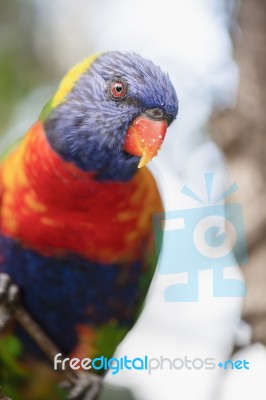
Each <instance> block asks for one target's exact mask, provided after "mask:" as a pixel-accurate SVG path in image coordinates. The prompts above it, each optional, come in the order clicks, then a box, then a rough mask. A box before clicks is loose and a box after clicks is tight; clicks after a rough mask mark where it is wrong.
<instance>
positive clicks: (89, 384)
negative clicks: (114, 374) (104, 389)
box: [60, 372, 101, 400]
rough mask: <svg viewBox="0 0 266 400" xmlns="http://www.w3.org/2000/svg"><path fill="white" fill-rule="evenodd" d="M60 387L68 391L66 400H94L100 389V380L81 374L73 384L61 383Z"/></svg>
mask: <svg viewBox="0 0 266 400" xmlns="http://www.w3.org/2000/svg"><path fill="white" fill-rule="evenodd" d="M60 386H61V387H62V388H63V389H66V390H68V394H67V400H96V399H97V396H98V394H99V392H100V389H101V378H100V377H98V376H97V375H94V374H91V373H84V372H81V373H78V379H77V381H76V382H75V384H71V383H68V382H62V383H61V384H60Z"/></svg>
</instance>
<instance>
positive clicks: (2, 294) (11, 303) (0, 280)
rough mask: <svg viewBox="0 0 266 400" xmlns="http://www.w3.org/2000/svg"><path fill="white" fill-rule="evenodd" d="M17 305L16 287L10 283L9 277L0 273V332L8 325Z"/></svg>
mask: <svg viewBox="0 0 266 400" xmlns="http://www.w3.org/2000/svg"><path fill="white" fill-rule="evenodd" d="M18 304H19V288H18V286H17V285H15V284H14V283H13V282H12V280H11V278H10V276H9V275H7V274H4V273H0V332H1V330H3V329H4V328H5V327H6V325H7V324H8V321H9V320H10V318H11V316H12V314H13V312H14V310H15V309H16V307H17V305H18Z"/></svg>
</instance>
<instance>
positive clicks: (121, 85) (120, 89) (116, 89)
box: [110, 81, 127, 99]
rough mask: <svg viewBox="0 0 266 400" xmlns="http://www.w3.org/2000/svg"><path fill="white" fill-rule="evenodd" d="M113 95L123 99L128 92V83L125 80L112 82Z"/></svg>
mask: <svg viewBox="0 0 266 400" xmlns="http://www.w3.org/2000/svg"><path fill="white" fill-rule="evenodd" d="M110 89H111V90H110V92H111V95H112V96H113V98H115V99H122V98H123V97H125V96H126V94H127V85H126V83H125V82H121V81H115V82H113V83H112V84H111V88H110Z"/></svg>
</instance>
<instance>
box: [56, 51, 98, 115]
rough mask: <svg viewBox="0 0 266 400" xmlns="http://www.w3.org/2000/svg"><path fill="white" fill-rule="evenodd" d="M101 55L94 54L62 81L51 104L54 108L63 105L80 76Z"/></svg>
mask: <svg viewBox="0 0 266 400" xmlns="http://www.w3.org/2000/svg"><path fill="white" fill-rule="evenodd" d="M100 55H101V53H98V54H93V55H91V56H90V57H87V58H86V59H85V60H83V61H81V62H80V63H79V64H77V65H75V66H74V67H73V68H71V69H70V71H69V72H68V73H67V74H66V75H65V77H64V78H63V80H62V81H61V83H60V85H59V88H58V90H57V92H56V93H55V95H54V97H53V99H52V103H51V107H52V108H55V107H57V106H58V105H59V104H61V103H63V102H64V101H65V99H66V96H67V95H68V93H70V92H71V90H72V89H73V87H74V85H75V83H76V82H77V81H78V80H79V78H80V76H81V75H82V74H83V73H84V72H85V71H86V70H87V69H89V68H90V66H91V64H92V63H93V62H94V61H95V60H96V59H97V58H98V57H99V56H100Z"/></svg>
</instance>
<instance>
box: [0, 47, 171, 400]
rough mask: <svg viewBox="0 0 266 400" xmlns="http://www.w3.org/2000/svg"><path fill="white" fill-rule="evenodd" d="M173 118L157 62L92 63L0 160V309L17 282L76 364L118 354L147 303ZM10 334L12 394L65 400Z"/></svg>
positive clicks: (111, 58)
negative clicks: (160, 177)
mask: <svg viewBox="0 0 266 400" xmlns="http://www.w3.org/2000/svg"><path fill="white" fill-rule="evenodd" d="M177 108H178V102H177V97H176V93H175V90H174V88H173V86H172V84H171V82H170V80H169V77H168V75H167V74H165V73H163V72H162V71H161V69H160V68H159V67H157V66H155V65H154V64H153V63H152V62H151V61H148V60H146V59H144V58H142V57H141V56H139V55H137V54H134V53H120V52H106V53H102V54H98V55H93V56H91V57H89V58H87V59H85V60H84V61H83V62H81V63H80V64H78V65H76V66H75V67H73V68H72V69H71V70H70V71H69V72H68V74H67V75H66V76H65V78H64V79H63V80H62V82H61V84H60V86H59V88H58V91H57V92H56V93H55V95H54V96H53V97H52V99H51V100H50V101H49V102H48V103H47V105H46V106H45V107H44V109H43V111H42V113H41V115H40V117H39V120H38V121H37V122H36V123H35V124H34V125H33V126H32V128H31V129H30V130H29V131H28V132H27V134H26V135H25V136H24V137H23V139H22V140H20V141H19V142H18V143H16V145H15V146H14V148H12V149H11V150H10V151H9V152H8V154H6V155H5V156H4V158H3V159H2V162H1V169H0V176H1V178H0V188H1V220H0V223H1V236H0V272H1V274H0V275H1V276H2V281H1V282H2V285H1V287H0V299H2V303H3V302H4V301H7V299H9V298H10V299H11V298H12V295H11V294H12V290H14V289H15V288H16V286H14V284H16V285H17V286H18V287H19V288H20V292H21V302H22V304H23V306H24V307H25V308H26V309H27V310H28V312H29V313H30V314H31V315H32V316H33V318H34V319H35V320H36V321H37V322H38V323H39V325H40V326H41V327H42V328H43V330H44V331H45V332H46V333H47V334H48V335H49V337H50V338H51V339H52V340H53V341H54V342H55V343H56V344H57V345H58V346H59V348H60V349H61V350H62V352H63V353H65V354H67V355H68V356H70V357H79V358H84V357H90V358H93V357H95V356H99V355H104V356H105V357H108V356H111V355H112V354H113V352H114V350H115V348H116V346H117V345H118V344H119V342H120V341H121V339H122V338H123V336H124V335H125V333H126V332H127V331H128V330H129V329H130V328H131V327H132V325H133V323H134V321H135V319H136V316H137V313H138V311H139V309H140V305H141V304H142V303H143V301H144V298H145V295H146V292H147V289H148V286H149V283H150V280H151V277H152V274H153V272H154V268H155V266H156V257H155V252H154V246H153V240H152V221H151V217H152V214H153V213H154V212H157V211H161V209H162V205H161V201H160V196H159V193H158V190H157V187H156V183H155V181H154V179H153V177H152V175H151V173H150V172H149V171H148V169H147V168H146V167H144V165H145V164H147V163H148V162H149V160H150V159H152V158H153V157H154V156H155V155H156V154H157V152H158V150H159V148H160V146H161V144H162V142H163V139H164V137H165V133H166V130H167V127H168V125H170V124H171V123H172V121H173V120H174V119H175V118H176V115H177ZM142 167H143V168H142ZM7 275H8V276H9V277H10V278H11V281H10V279H7ZM11 282H13V283H11ZM10 301H11V300H10ZM3 321H4V318H3V317H2V325H3ZM10 322H11V321H10ZM6 325H7V326H6V327H5V328H6V329H5V333H4V334H3V335H2V339H1V345H0V359H1V361H0V363H1V364H2V366H1V371H0V383H1V384H2V385H3V388H4V391H5V393H6V395H9V396H11V397H12V398H13V400H17V399H19V400H24V399H27V400H30V399H34V400H40V399H57V398H62V397H60V396H62V393H61V392H60V390H59V389H58V387H57V385H54V381H56V380H58V376H57V375H58V374H56V373H55V372H54V371H53V370H52V369H51V367H50V366H49V365H48V364H47V363H46V362H45V361H44V360H43V358H42V354H41V352H40V351H39V349H38V348H37V346H35V344H34V343H33V342H32V341H31V339H30V338H29V337H28V336H27V334H26V333H25V332H24V331H23V330H22V329H21V328H20V327H19V326H13V325H15V324H10V323H9V324H6ZM63 398H64V397H63Z"/></svg>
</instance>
